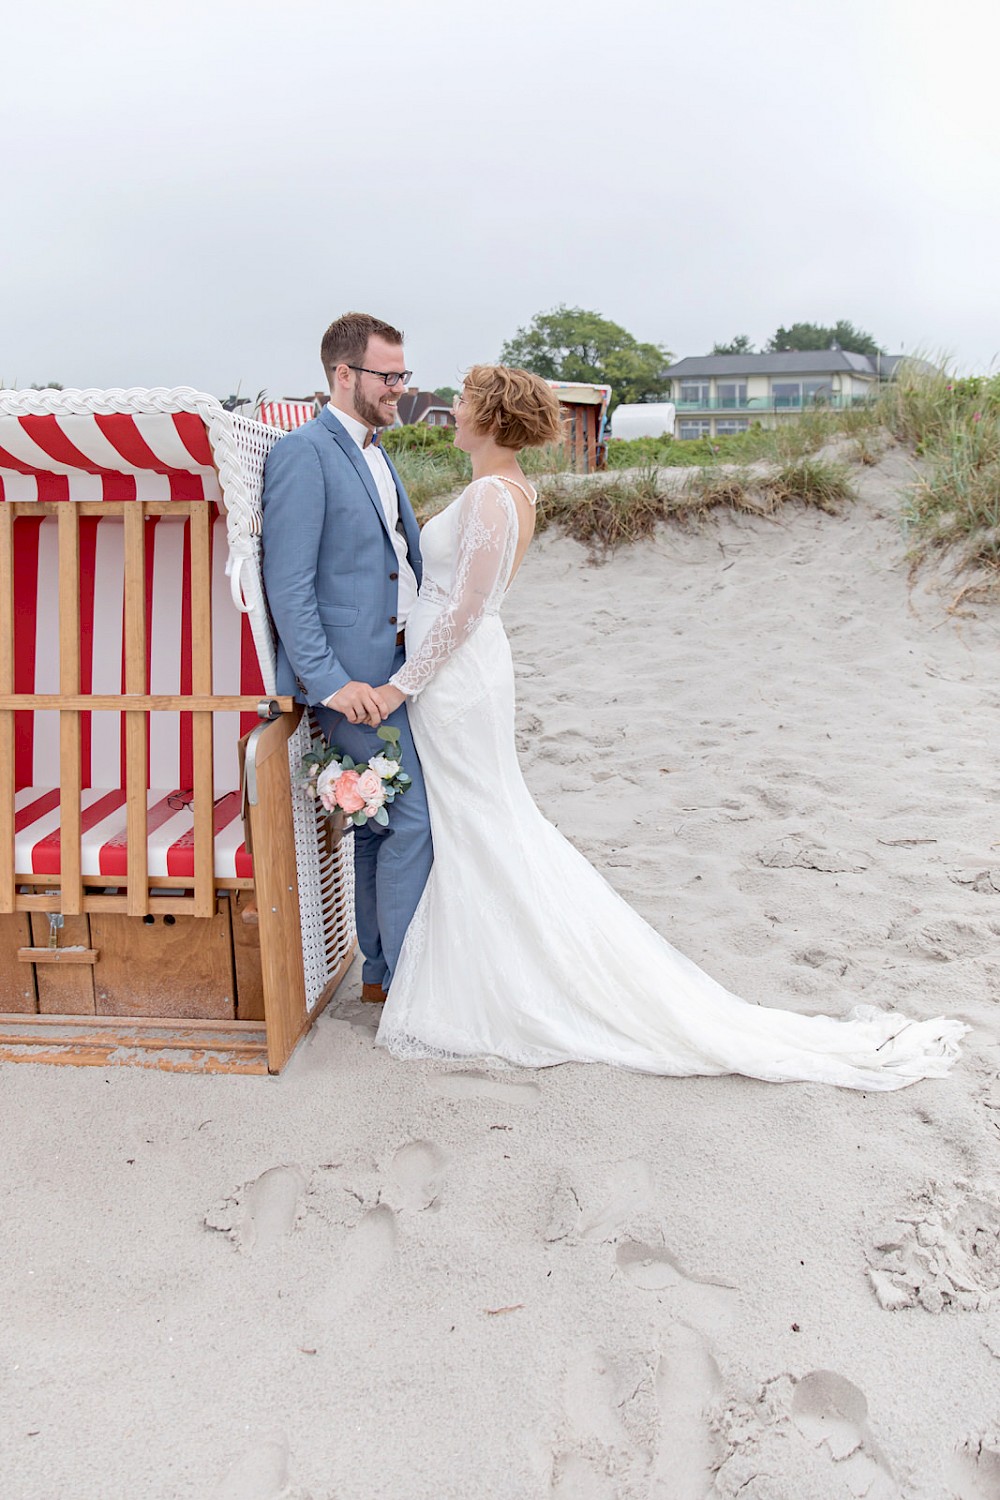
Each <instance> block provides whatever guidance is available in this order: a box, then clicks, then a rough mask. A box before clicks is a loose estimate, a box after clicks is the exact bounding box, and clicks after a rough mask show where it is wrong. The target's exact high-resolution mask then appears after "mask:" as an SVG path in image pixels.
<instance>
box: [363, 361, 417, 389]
mask: <svg viewBox="0 0 1000 1500" xmlns="http://www.w3.org/2000/svg"><path fill="white" fill-rule="evenodd" d="M347 368H348V369H349V370H357V372H358V374H359V375H378V376H379V377H380V378H381V379H382V380H384V381H385V383H386V385H387V386H388V387H389V389H390V391H394V390H395V389H396V387H397V385H409V383H410V381H411V380H412V379H413V371H412V370H369V369H367V368H366V367H365V366H364V365H348V366H347Z"/></svg>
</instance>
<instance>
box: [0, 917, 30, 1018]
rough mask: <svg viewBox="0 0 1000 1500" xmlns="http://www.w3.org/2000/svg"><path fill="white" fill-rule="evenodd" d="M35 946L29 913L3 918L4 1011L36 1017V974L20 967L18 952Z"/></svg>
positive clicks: (0, 990) (0, 976) (0, 980)
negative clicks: (31, 944) (28, 946)
mask: <svg viewBox="0 0 1000 1500" xmlns="http://www.w3.org/2000/svg"><path fill="white" fill-rule="evenodd" d="M30 942H31V918H30V917H29V916H28V913H27V912H26V911H18V912H8V913H5V914H4V915H3V916H0V1011H7V1012H9V1011H18V1012H21V1013H23V1014H25V1015H34V1013H35V1011H36V1010H37V1009H38V996H37V991H36V988H35V971H34V969H33V968H31V966H30V965H24V964H19V963H18V961H17V952H18V949H19V948H23V947H24V945H25V944H26V943H30Z"/></svg>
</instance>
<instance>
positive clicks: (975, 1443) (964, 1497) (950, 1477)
mask: <svg viewBox="0 0 1000 1500" xmlns="http://www.w3.org/2000/svg"><path fill="white" fill-rule="evenodd" d="M945 1479H946V1481H947V1483H948V1496H949V1500H1000V1434H994V1435H993V1436H991V1437H984V1438H969V1439H967V1440H966V1441H965V1442H964V1443H963V1444H962V1446H961V1447H960V1448H957V1449H956V1450H955V1452H954V1453H953V1454H951V1455H950V1457H949V1458H948V1460H947V1462H946V1463H945Z"/></svg>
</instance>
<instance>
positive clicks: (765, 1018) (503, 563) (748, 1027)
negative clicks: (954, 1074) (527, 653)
mask: <svg viewBox="0 0 1000 1500" xmlns="http://www.w3.org/2000/svg"><path fill="white" fill-rule="evenodd" d="M529 498H530V497H529ZM517 540H518V514H517V509H516V507H515V504H514V500H513V497H512V495H511V492H510V490H509V488H508V486H507V484H506V482H503V481H501V480H498V479H496V478H492V477H490V478H484V479H479V480H476V481H474V482H473V483H472V484H471V485H469V487H468V488H467V489H466V490H465V491H464V492H463V494H462V495H461V496H459V498H458V499H457V500H456V501H454V502H453V504H451V505H450V506H448V508H447V509H446V510H444V511H442V512H440V514H438V515H436V516H434V517H433V518H432V519H431V520H430V521H429V522H428V523H427V525H426V526H425V527H424V531H423V536H422V547H421V550H422V554H423V564H424V574H423V584H422V586H421V590H420V597H419V600H418V602H417V604H416V607H415V608H414V610H413V612H412V613H411V615H410V619H409V621H408V624H407V661H406V664H405V665H404V667H403V668H402V669H401V670H400V672H399V673H397V675H396V676H395V678H394V679H393V681H394V682H395V683H396V685H397V686H398V687H400V688H402V689H403V691H405V692H407V693H409V694H411V695H412V696H411V699H410V706H409V715H410V723H411V726H412V729H413V738H414V740H415V742H416V745H417V749H418V751H419V753H420V758H421V762H422V765H423V772H424V779H425V782H426V786H427V799H428V803H429V806H430V814H431V828H432V832H433V837H434V865H433V868H432V870H431V874H430V879H429V880H428V883H427V887H426V889H425V891H424V894H423V898H422V900H421V902H420V905H419V906H418V908H417V912H416V915H415V916H414V918H413V922H412V924H411V926H410V929H409V931H408V933H407V936H406V941H405V944H404V946H403V952H402V955H401V957H400V961H399V964H398V966H397V969H396V972H395V974H394V976H393V980H392V985H391V987H390V990H389V997H388V999H387V1001H386V1003H385V1006H384V1009H383V1013H382V1018H381V1023H380V1025H379V1031H378V1042H379V1044H381V1045H382V1046H385V1047H388V1048H389V1050H390V1051H391V1052H392V1053H394V1054H395V1055H396V1056H398V1057H407V1058H412V1057H442V1056H447V1057H461V1058H467V1057H480V1058H497V1059H505V1060H506V1061H508V1062H511V1063H517V1064H520V1065H522V1066H525V1067H545V1066H547V1065H549V1064H552V1063H560V1062H568V1061H577V1062H604V1063H614V1064H616V1065H618V1066H620V1067H626V1068H636V1069H641V1070H642V1071H645V1072H651V1073H663V1074H717V1073H743V1074H747V1075H749V1076H750V1077H752V1078H762V1079H768V1080H772V1081H775V1082H784V1081H793V1080H799V1081H806V1080H811V1081H815V1082H820V1083H832V1084H840V1085H842V1086H844V1087H847V1088H857V1089H895V1088H901V1087H903V1086H904V1085H905V1084H908V1083H912V1082H913V1081H914V1080H916V1079H918V1078H932V1077H940V1076H942V1075H943V1074H945V1073H946V1072H947V1071H948V1069H949V1067H950V1066H951V1064H952V1062H953V1061H954V1060H955V1058H956V1057H957V1056H958V1046H957V1042H958V1038H959V1037H960V1036H961V1035H962V1033H963V1031H964V1030H965V1027H964V1026H962V1024H961V1023H960V1022H958V1021H953V1020H943V1019H938V1020H932V1021H911V1020H908V1019H907V1018H906V1017H905V1016H903V1015H900V1014H899V1013H898V1012H891V1013H890V1012H884V1011H878V1010H875V1009H873V1008H871V1007H862V1006H859V1007H856V1008H855V1009H854V1010H853V1011H852V1012H851V1014H850V1016H848V1017H847V1018H846V1019H843V1020H838V1019H834V1018H833V1017H830V1016H801V1015H796V1014H795V1013H794V1012H792V1011H786V1010H774V1009H770V1008H767V1007H764V1006H758V1005H753V1004H748V1003H747V1002H746V1001H743V1000H740V999H738V998H737V997H736V996H735V995H732V994H730V993H729V992H728V991H727V990H725V989H723V987H722V986H721V985H720V984H717V983H716V981H715V980H714V979H711V978H710V977H709V976H708V975H707V974H705V973H703V972H702V970H700V969H699V968H698V967H697V966H696V965H695V964H694V963H692V962H691V961H690V960H689V959H687V958H685V957H684V955H683V954H681V953H678V952H677V951H676V949H674V948H672V947H671V946H670V944H669V943H667V942H666V941H665V940H664V939H663V938H662V937H660V935H659V934H658V933H657V932H655V931H654V930H653V929H652V928H651V927H650V926H648V925H647V923H645V922H644V921H643V920H642V919H641V918H640V917H639V916H638V915H637V914H636V913H635V912H634V911H633V910H632V909H631V907H630V906H628V904H627V903H626V902H625V901H623V900H622V899H621V897H620V896H618V895H617V893H616V892H615V891H613V890H612V889H611V887H610V886H609V885H608V884H607V882H606V881H605V880H604V878H603V877H602V876H601V875H599V874H598V872H597V871H596V870H595V869H594V868H593V867H592V866H591V865H590V864H589V863H588V862H587V860H586V859H584V857H583V856H582V855H581V854H580V853H579V852H578V851H577V850H576V849H574V848H573V846H572V845H571V844H570V843H568V841H567V840H566V839H564V838H563V836H562V835H561V834H560V833H559V832H558V831H557V830H556V829H555V828H554V827H553V826H552V824H551V823H548V822H547V821H546V819H545V818H543V816H542V814H541V813H540V812H539V810H538V808H537V807H536V806H535V804H534V802H533V801H532V799H531V795H530V793H529V792H528V789H527V787H526V786H525V783H524V780H523V779H522V776H521V771H520V768H519V766H518V761H517V754H516V750H515V744H514V671H513V665H512V662H511V654H510V648H509V645H508V642H507V637H506V635H505V633H504V628H503V625H502V623H501V620H500V605H501V602H502V600H503V596H504V593H505V590H506V588H507V585H508V582H509V580H510V576H511V569H512V565H513V562H514V557H515V552H516V548H517Z"/></svg>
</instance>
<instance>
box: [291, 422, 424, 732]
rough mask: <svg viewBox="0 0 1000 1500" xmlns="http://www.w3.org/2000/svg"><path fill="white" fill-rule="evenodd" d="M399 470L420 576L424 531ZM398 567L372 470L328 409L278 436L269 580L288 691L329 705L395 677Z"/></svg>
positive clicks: (404, 518)
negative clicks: (355, 686)
mask: <svg viewBox="0 0 1000 1500" xmlns="http://www.w3.org/2000/svg"><path fill="white" fill-rule="evenodd" d="M386 462H387V463H388V462H389V461H388V455H386ZM389 469H390V471H391V473H392V477H393V479H394V481H395V484H396V491H397V493H398V495H399V518H400V522H401V525H402V528H403V531H404V534H405V536H406V542H407V547H408V550H409V555H410V562H411V564H412V566H413V570H414V572H415V573H416V575H417V582H418V583H419V581H420V576H421V566H420V532H419V528H418V526H417V522H416V518H415V516H414V514H413V507H412V506H411V504H410V501H409V498H408V497H407V494H406V491H405V490H404V488H403V486H402V484H401V482H400V479H399V475H398V474H397V473H396V471H395V469H394V468H393V467H392V464H391V463H389ZM398 566H399V564H398V560H397V557H396V552H395V550H394V548H393V545H392V541H391V540H390V536H389V527H388V524H387V523H386V519H385V512H384V511H383V509H382V502H381V500H380V498H379V493H378V490H377V488H376V486H375V481H374V479H373V477H372V474H371V470H370V469H369V467H368V465H367V463H366V462H365V460H364V457H363V456H362V453H361V450H360V449H359V448H358V445H357V443H355V441H354V439H353V438H352V437H351V436H350V434H349V433H348V432H347V430H346V428H344V427H343V426H342V425H341V423H340V422H338V421H337V418H336V416H335V415H334V413H333V412H332V411H331V410H330V408H329V407H328V406H326V407H324V408H323V411H322V412H321V413H320V415H319V417H317V419H316V420H315V421H314V422H307V423H306V425H305V426H304V427H299V428H297V429H296V430H295V431H294V432H290V433H289V434H288V436H287V437H284V438H282V439H281V442H280V443H275V445H274V447H273V448H272V449H271V451H270V452H269V453H268V455H267V461H266V464H265V467H264V587H265V589H266V591H267V601H268V604H269V605H270V608H271V614H272V616H273V618H274V623H275V626H276V628H277V632H278V675H277V688H278V692H279V693H294V694H295V696H296V697H297V698H298V699H299V700H300V701H301V702H303V703H321V702H322V701H323V700H324V698H329V697H330V695H331V693H335V692H337V691H338V689H340V688H342V687H343V686H344V684H345V683H346V682H351V681H356V682H368V683H371V684H372V685H373V686H375V687H377V686H378V685H379V684H380V683H383V682H388V680H389V677H390V676H391V675H392V671H393V657H394V655H395V651H396V634H397V631H398V629H399V626H398V624H397V622H396V600H397V594H398V584H397V581H396V572H397V569H398Z"/></svg>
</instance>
